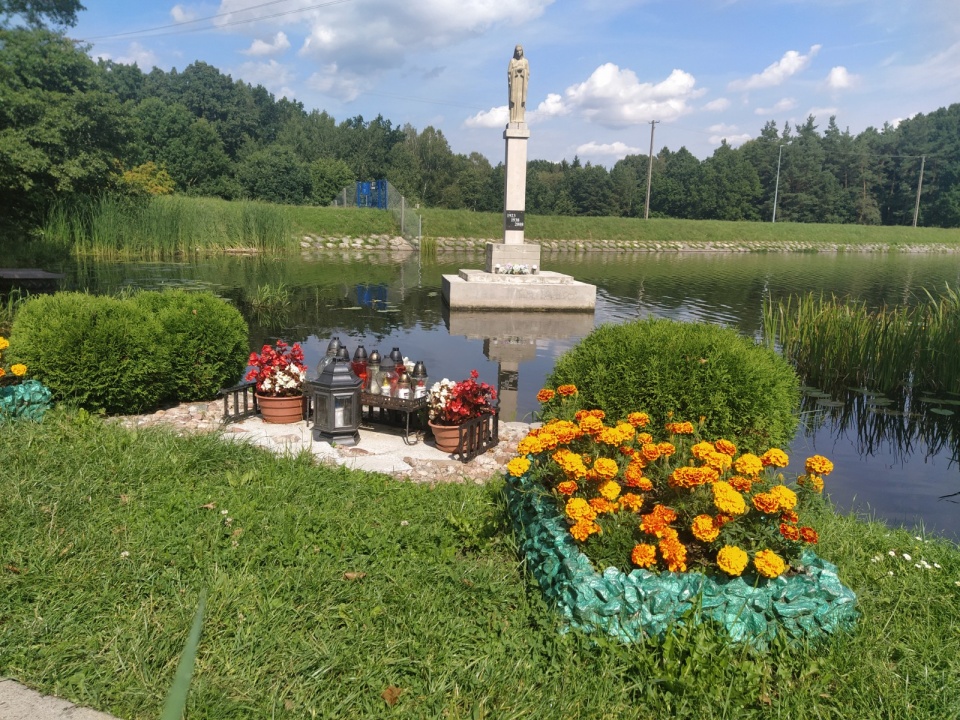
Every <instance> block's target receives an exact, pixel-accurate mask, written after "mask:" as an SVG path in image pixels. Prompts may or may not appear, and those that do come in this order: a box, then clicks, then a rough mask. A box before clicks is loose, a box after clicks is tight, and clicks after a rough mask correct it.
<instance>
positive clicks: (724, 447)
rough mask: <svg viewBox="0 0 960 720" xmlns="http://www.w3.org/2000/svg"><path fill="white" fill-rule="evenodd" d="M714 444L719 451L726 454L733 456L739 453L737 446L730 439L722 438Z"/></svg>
mask: <svg viewBox="0 0 960 720" xmlns="http://www.w3.org/2000/svg"><path fill="white" fill-rule="evenodd" d="M713 446H714V447H715V448H716V449H717V452H722V453H723V454H724V455H729V456H730V457H733V456H734V455H736V454H737V446H736V445H734V444H733V443H732V442H730V441H729V440H723V439H722V438H721V439H720V440H717V441H716V442H715V443H714V444H713Z"/></svg>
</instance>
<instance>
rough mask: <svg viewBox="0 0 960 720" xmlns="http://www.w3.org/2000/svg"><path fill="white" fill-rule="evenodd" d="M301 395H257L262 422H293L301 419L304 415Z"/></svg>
mask: <svg viewBox="0 0 960 720" xmlns="http://www.w3.org/2000/svg"><path fill="white" fill-rule="evenodd" d="M304 400H305V396H303V395H290V396H287V397H273V396H270V395H260V394H258V395H257V405H258V406H259V407H260V416H261V417H262V418H263V421H264V422H268V423H280V424H283V423H295V422H300V421H301V420H303V415H304V412H303V410H304Z"/></svg>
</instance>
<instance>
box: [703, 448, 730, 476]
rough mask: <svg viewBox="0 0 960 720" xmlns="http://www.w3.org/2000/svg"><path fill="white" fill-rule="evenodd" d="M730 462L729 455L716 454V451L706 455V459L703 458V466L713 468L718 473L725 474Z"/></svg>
mask: <svg viewBox="0 0 960 720" xmlns="http://www.w3.org/2000/svg"><path fill="white" fill-rule="evenodd" d="M730 462H731V458H730V456H729V455H727V454H725V453H722V452H717V451H716V450H713V451H711V452H709V453H707V455H706V457H704V458H703V463H704V465H706V466H707V467H711V468H713V469H714V470H716V471H717V472H718V473H722V472H725V471H726V470H727V469H729V467H730Z"/></svg>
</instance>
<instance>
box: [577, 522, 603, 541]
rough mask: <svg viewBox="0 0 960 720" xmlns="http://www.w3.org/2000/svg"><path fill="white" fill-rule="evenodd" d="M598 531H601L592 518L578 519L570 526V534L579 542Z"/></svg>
mask: <svg viewBox="0 0 960 720" xmlns="http://www.w3.org/2000/svg"><path fill="white" fill-rule="evenodd" d="M599 532H602V530H601V529H600V526H599V525H597V524H596V523H595V522H593V521H592V520H580V521H578V522H576V523H574V524H573V526H572V527H571V528H570V534H571V535H573V537H575V538H576V539H577V540H579V541H580V542H583V541H584V540H586V539H587V538H588V537H590V536H591V535H595V534H596V533H599Z"/></svg>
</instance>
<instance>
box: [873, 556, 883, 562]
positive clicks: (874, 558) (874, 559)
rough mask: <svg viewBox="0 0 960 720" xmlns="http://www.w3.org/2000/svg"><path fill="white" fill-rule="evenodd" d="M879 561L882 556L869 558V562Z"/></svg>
mask: <svg viewBox="0 0 960 720" xmlns="http://www.w3.org/2000/svg"><path fill="white" fill-rule="evenodd" d="M881 560H883V555H874V556H873V557H872V558H870V562H880V561H881Z"/></svg>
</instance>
